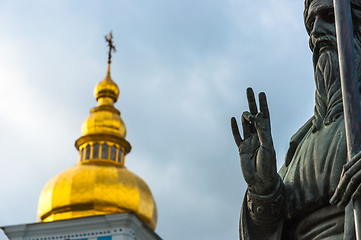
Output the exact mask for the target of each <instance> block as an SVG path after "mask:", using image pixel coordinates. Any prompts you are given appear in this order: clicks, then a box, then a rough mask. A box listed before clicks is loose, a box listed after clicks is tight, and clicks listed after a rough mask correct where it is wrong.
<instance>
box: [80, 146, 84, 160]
mask: <svg viewBox="0 0 361 240" xmlns="http://www.w3.org/2000/svg"><path fill="white" fill-rule="evenodd" d="M83 157H84V148H82V149H81V150H80V161H83Z"/></svg>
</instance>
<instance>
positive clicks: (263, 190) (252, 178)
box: [231, 88, 279, 195]
mask: <svg viewBox="0 0 361 240" xmlns="http://www.w3.org/2000/svg"><path fill="white" fill-rule="evenodd" d="M247 99H248V104H249V110H250V111H249V112H248V111H246V112H244V113H243V114H242V117H241V121H242V128H243V135H244V138H243V139H242V137H241V135H240V133H239V129H238V125H237V121H236V119H235V118H234V117H233V118H232V119H231V126H232V132H233V137H234V140H235V142H236V144H237V146H238V149H239V155H240V158H241V167H242V173H243V177H244V179H245V181H246V182H247V184H248V187H249V189H250V191H252V192H253V193H255V194H259V195H268V194H270V193H272V192H273V191H275V190H276V188H277V186H278V184H279V183H278V181H279V177H278V174H277V168H276V153H275V150H274V147H273V141H272V136H271V123H270V118H269V111H268V105H267V99H266V94H265V93H263V92H261V93H260V94H259V105H260V112H258V110H257V104H256V100H255V97H254V93H253V90H252V88H248V89H247Z"/></svg>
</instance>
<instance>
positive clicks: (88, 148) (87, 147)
mask: <svg viewBox="0 0 361 240" xmlns="http://www.w3.org/2000/svg"><path fill="white" fill-rule="evenodd" d="M89 158H90V145H88V146H86V147H85V160H88V159H89Z"/></svg>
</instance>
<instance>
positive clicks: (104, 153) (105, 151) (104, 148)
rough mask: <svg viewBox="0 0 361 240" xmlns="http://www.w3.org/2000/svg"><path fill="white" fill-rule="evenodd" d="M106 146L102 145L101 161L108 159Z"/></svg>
mask: <svg viewBox="0 0 361 240" xmlns="http://www.w3.org/2000/svg"><path fill="white" fill-rule="evenodd" d="M108 148H109V147H108V144H106V143H103V144H102V159H108Z"/></svg>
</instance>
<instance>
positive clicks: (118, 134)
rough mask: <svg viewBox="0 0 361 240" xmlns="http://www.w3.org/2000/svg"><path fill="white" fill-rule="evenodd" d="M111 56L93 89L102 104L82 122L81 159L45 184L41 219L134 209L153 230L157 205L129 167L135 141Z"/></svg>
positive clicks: (39, 207) (155, 222) (40, 206)
mask: <svg viewBox="0 0 361 240" xmlns="http://www.w3.org/2000/svg"><path fill="white" fill-rule="evenodd" d="M110 41H111V37H110ZM111 46H112V45H111V42H110V47H111ZM110 58H111V54H110V52H109V59H108V71H107V75H106V77H105V79H104V80H103V81H101V82H100V83H99V84H98V85H97V86H96V87H95V89H94V95H95V97H96V99H97V101H98V105H97V106H96V107H94V108H93V109H92V110H91V111H90V116H89V117H88V118H86V120H85V121H84V122H83V125H82V129H81V137H80V138H79V139H78V140H76V142H75V147H76V148H77V149H78V150H79V162H78V164H77V165H75V166H73V167H71V168H69V169H67V170H65V171H63V172H62V173H60V174H58V175H57V176H55V177H53V178H52V179H51V180H50V181H49V182H48V183H47V184H46V185H45V187H44V189H43V191H42V193H41V195H40V198H39V205H38V218H39V220H40V221H44V222H49V221H56V220H65V219H71V218H78V217H86V216H94V215H103V214H111V213H121V212H132V213H134V214H136V215H137V216H138V217H139V219H140V220H142V221H143V222H144V223H145V224H147V225H148V226H149V227H150V228H152V229H153V230H154V229H155V227H156V224H157V208H156V204H155V201H154V198H153V196H152V193H151V191H150V190H149V188H148V186H147V184H146V183H145V182H144V181H143V180H142V179H141V178H140V177H138V176H137V175H135V174H134V173H132V172H131V171H129V170H127V169H126V168H125V156H126V154H127V153H129V152H130V150H131V145H130V144H129V142H128V141H127V140H126V139H125V136H126V127H125V124H124V122H123V120H122V118H121V117H120V112H119V111H118V110H117V109H116V108H115V107H114V103H115V102H116V101H117V99H118V95H119V88H118V86H117V84H116V83H115V82H114V81H113V80H112V79H111V77H110Z"/></svg>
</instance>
